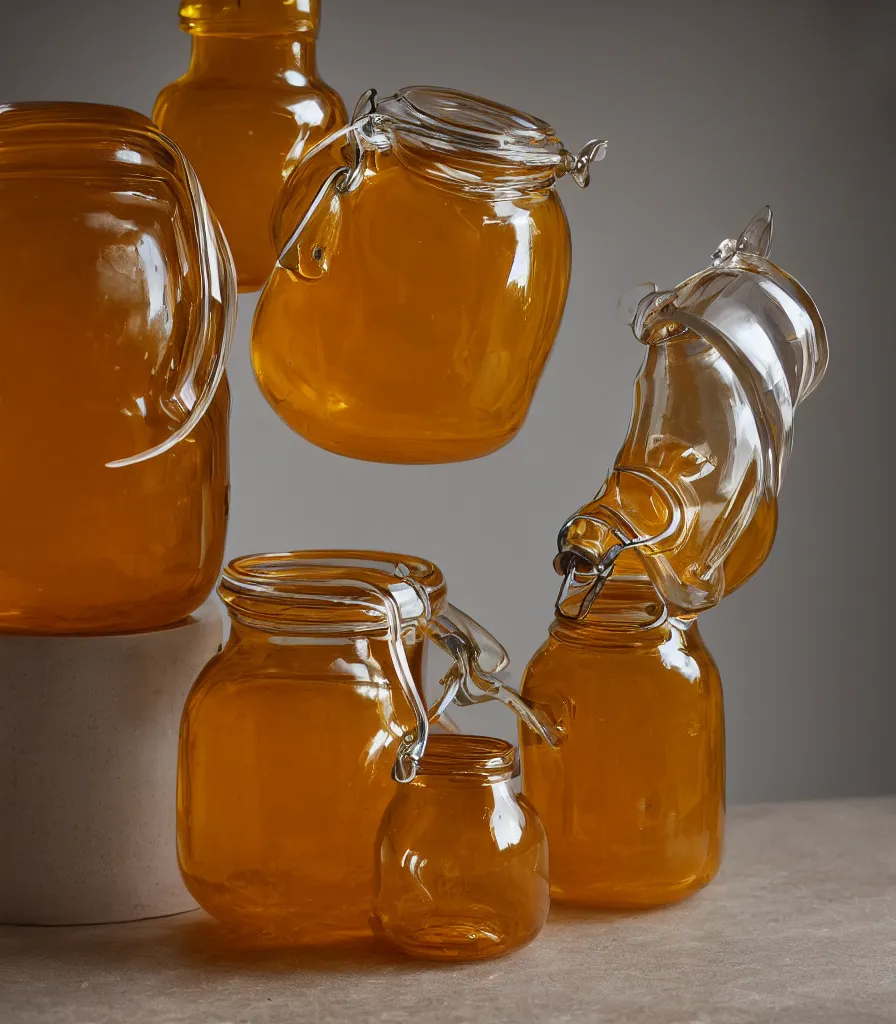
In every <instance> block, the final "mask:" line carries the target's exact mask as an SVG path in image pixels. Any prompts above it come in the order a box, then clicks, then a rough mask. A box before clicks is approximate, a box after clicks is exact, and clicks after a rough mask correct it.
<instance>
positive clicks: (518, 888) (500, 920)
mask: <svg viewBox="0 0 896 1024" xmlns="http://www.w3.org/2000/svg"><path fill="white" fill-rule="evenodd" d="M523 728H526V727H525V726H523ZM534 735H536V734H534V733H533V736H534ZM516 765H517V758H516V751H515V749H514V748H513V747H512V746H511V745H510V744H509V743H506V742H505V741H504V740H496V739H491V738H490V737H486V736H464V735H450V734H449V735H439V736H431V737H430V738H429V743H428V744H427V747H426V752H425V753H424V755H423V757H422V759H421V761H420V765H419V767H418V768H417V773H416V776H415V778H414V779H413V781H411V782H410V783H408V784H407V785H404V786H399V787H397V790H396V793H395V795H394V796H393V798H392V802H391V803H390V804H389V806H388V808H387V809H386V813H385V815H384V817H383V822H382V826H381V827H380V834H379V840H378V844H377V845H378V850H377V859H376V888H377V891H376V927H377V930H378V931H379V932H381V933H382V934H383V935H385V936H386V937H387V938H388V939H389V940H390V941H391V942H393V943H394V944H395V945H396V946H398V947H399V948H400V949H401V950H403V951H404V952H405V953H409V954H410V955H411V956H415V957H420V958H422V959H428V960H455V961H457V960H484V959H487V958H489V957H494V956H502V955H503V954H504V953H509V952H511V951H512V950H514V949H517V948H519V947H520V946H523V945H525V944H526V943H527V942H531V941H532V939H534V938H535V936H536V935H537V934H538V933H539V932H540V931H541V929H542V926H543V925H544V922H545V919H546V918H547V914H548V908H549V907H550V902H551V897H550V887H549V884H548V848H547V841H546V839H545V833H544V828H543V827H542V824H541V822H540V821H539V820H538V815H537V814H536V813H535V812H534V810H533V809H532V807H531V805H530V804H529V803H528V801H527V800H526V799H525V797H518V796H517V795H516V793H515V792H514V789H513V783H512V781H511V780H512V779H513V776H514V775H515V774H516Z"/></svg>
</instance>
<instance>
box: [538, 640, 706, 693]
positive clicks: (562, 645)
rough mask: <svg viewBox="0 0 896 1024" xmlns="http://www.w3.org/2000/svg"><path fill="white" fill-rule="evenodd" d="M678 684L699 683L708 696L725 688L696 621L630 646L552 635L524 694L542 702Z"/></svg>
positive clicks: (541, 649) (634, 642)
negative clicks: (583, 692) (613, 688)
mask: <svg viewBox="0 0 896 1024" xmlns="http://www.w3.org/2000/svg"><path fill="white" fill-rule="evenodd" d="M675 682H679V683H681V684H683V685H686V686H688V687H691V686H692V685H693V684H695V683H700V684H701V686H700V687H699V689H700V690H701V691H707V692H708V691H710V690H714V689H716V688H717V687H718V686H720V680H719V672H718V668H717V666H716V663H715V661H714V659H713V657H712V655H711V654H710V652H709V650H708V648H707V647H706V644H705V643H704V641H703V638H702V636H701V635H700V631H699V629H698V628H697V624H696V622H693V623H691V624H689V625H688V627H687V628H678V627H673V628H671V629H670V630H668V631H667V632H666V633H665V634H664V635H663V636H658V637H655V638H653V639H650V640H645V639H643V638H641V639H638V638H635V637H633V638H632V641H631V642H630V643H624V642H613V643H607V642H606V641H602V642H590V643H589V642H587V640H585V639H583V640H581V641H580V642H570V641H568V640H564V639H560V638H558V637H557V636H555V635H553V634H552V635H551V636H549V638H548V639H547V640H546V641H545V643H544V644H543V645H542V646H541V647H540V648H539V650H538V651H537V652H536V653H535V654H534V655H533V657H532V660H531V661H530V662H529V665H528V667H527V668H526V672H525V674H524V677H523V692H524V693H525V694H526V696H527V697H529V698H530V699H536V700H538V699H539V698H541V699H544V698H545V697H547V696H549V695H550V694H552V693H569V694H574V693H575V692H576V691H577V690H582V689H583V688H585V689H588V690H591V689H594V688H595V687H610V686H617V685H619V684H625V685H629V686H636V685H639V684H643V685H658V684H660V683H662V684H664V685H666V686H669V685H671V684H673V683H675Z"/></svg>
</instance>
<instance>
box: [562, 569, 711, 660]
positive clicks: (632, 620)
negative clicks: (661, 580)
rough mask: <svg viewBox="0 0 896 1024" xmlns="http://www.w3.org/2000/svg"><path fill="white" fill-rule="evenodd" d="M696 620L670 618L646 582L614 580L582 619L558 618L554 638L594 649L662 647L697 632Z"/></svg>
mask: <svg viewBox="0 0 896 1024" xmlns="http://www.w3.org/2000/svg"><path fill="white" fill-rule="evenodd" d="M696 622H697V620H696V617H692V618H689V619H682V618H667V617H666V616H665V614H664V610H663V605H662V602H661V601H660V599H659V596H658V595H657V593H656V591H655V590H654V589H653V586H652V585H651V584H650V583H648V582H647V581H646V580H627V579H612V578H611V579H610V580H609V581H608V582H607V583H606V584H605V585H604V588H603V590H601V592H600V593H599V594H598V596H597V597H596V598H595V600H594V604H593V605H592V606H591V610H590V611H589V612H588V614H587V615H586V616H585V617H584V618H582V619H567V618H563V617H562V616H557V617H556V618H555V619H554V621H553V623H552V624H551V636H553V637H556V638H557V639H558V640H562V641H564V642H566V643H573V644H583V645H587V646H590V647H594V646H598V647H658V646H659V645H660V644H663V643H666V642H667V641H668V640H669V639H670V637H672V636H673V635H674V634H676V633H679V634H681V633H684V632H686V631H690V630H693V631H695V632H696Z"/></svg>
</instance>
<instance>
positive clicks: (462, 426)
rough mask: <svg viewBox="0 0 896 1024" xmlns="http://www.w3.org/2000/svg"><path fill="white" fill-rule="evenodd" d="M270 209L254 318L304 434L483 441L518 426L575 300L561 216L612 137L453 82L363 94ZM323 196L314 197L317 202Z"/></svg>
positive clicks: (344, 449)
mask: <svg viewBox="0 0 896 1024" xmlns="http://www.w3.org/2000/svg"><path fill="white" fill-rule="evenodd" d="M342 134H345V135H347V137H348V143H347V145H346V146H345V147H344V149H343V151H342V154H340V152H339V150H338V147H337V146H335V145H334V144H333V142H334V141H335V138H334V139H331V140H327V142H326V143H325V144H322V145H321V146H319V147H318V148H317V149H316V150H315V151H312V152H311V153H309V154H308V155H307V157H306V160H305V161H304V162H303V163H302V164H300V165H299V166H298V167H297V168H296V169H295V170H294V171H293V173H292V174H291V175H290V177H289V179H288V180H287V182H286V184H285V186H284V189H283V192H282V193H281V196H280V199H279V202H278V205H277V208H276V209H275V212H274V218H273V222H272V223H273V229H274V233H275V242H276V245H277V247H278V250H280V251H281V255H280V259H279V262H278V265H277V267H276V268H275V270H274V273H273V274H272V276H271V278H270V280H269V281H268V283H267V285H266V286H265V289H264V292H263V293H262V296H261V299H260V301H259V305H258V308H257V311H256V316H255V322H254V326H253V330H252V360H253V364H254V367H255V373H256V376H257V378H258V382H259V385H260V386H261V390H262V391H263V393H264V394H265V396H266V397H267V399H268V401H269V402H270V403H271V405H272V406H273V408H274V409H275V410H276V412H277V413H278V415H279V416H280V417H281V418H282V419H283V420H284V421H285V422H286V423H288V424H289V426H291V427H292V428H293V430H295V431H297V432H298V433H299V434H301V435H302V436H303V437H305V438H307V439H308V440H309V441H312V442H313V443H314V444H317V445H319V446H320V447H322V448H326V449H327V450H329V451H332V452H336V453H338V454H340V455H348V456H352V457H354V458H358V459H368V460H373V461H379V462H405V463H433V462H455V461H459V460H463V459H472V458H477V457H479V456H481V455H486V454H488V453H489V452H491V451H494V450H495V449H496V448H499V447H501V446H502V445H504V444H506V443H507V442H508V441H510V440H511V438H512V437H513V436H514V435H515V434H516V433H517V431H518V430H519V429H520V427H521V425H522V423H523V420H524V418H525V416H526V413H527V411H528V408H529V403H530V401H531V399H532V395H533V392H534V390H535V386H536V384H537V383H538V380H539V378H540V376H541V372H542V369H543V367H544V364H545V361H546V359H547V357H548V354H549V353H550V350H551V346H552V345H553V342H554V337H555V335H556V333H557V330H558V327H559V325H560V318H561V315H562V313H563V307H564V304H565V302H566V292H567V287H568V284H569V271H570V240H569V227H568V224H567V220H566V215H565V213H564V211H563V206H562V204H561V202H560V199H559V197H558V195H557V193H556V190H555V188H554V186H555V184H556V182H557V179H558V178H559V177H561V176H562V175H564V174H567V173H570V174H571V175H572V176H573V177H574V178H575V180H576V181H577V182H578V183H579V184H580V185H582V186H584V185H586V184H587V182H588V180H589V172H588V167H589V162H590V160H592V159H595V158H599V157H600V156H602V155H603V152H604V148H605V143H603V142H598V141H594V142H592V143H589V145H588V146H586V147H585V148H584V149H583V150H582V151H581V152H580V153H579V155H578V156H573V155H572V154H570V153H569V152H567V151H566V150H565V149H564V148H563V146H562V144H561V142H560V140H559V139H558V138H557V136H556V134H555V133H554V131H553V129H552V128H551V127H550V126H549V125H547V124H545V123H544V122H543V121H539V120H537V119H536V118H533V117H530V116H529V115H528V114H522V113H518V112H517V111H514V110H510V109H508V108H507V107H503V106H500V105H498V104H496V103H492V102H490V101H488V100H484V99H481V98H479V97H476V96H468V95H466V94H464V93H460V92H454V91H452V90H449V89H435V88H430V87H413V88H408V89H403V90H401V91H400V92H398V93H396V94H395V95H394V96H391V97H389V98H387V99H384V100H380V101H377V100H376V98H375V94H374V93H373V92H370V93H367V94H365V96H364V97H362V99H361V101H360V102H359V104H358V106H357V107H356V109H355V114H354V117H353V120H352V124H351V125H350V126H349V127H348V128H347V129H345V130H344V131H343V133H342ZM312 197H313V198H312Z"/></svg>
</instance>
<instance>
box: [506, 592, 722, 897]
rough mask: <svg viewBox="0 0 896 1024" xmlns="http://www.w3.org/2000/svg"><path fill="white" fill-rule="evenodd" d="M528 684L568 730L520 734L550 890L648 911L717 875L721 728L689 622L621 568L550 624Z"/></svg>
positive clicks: (712, 686)
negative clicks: (575, 616) (544, 838)
mask: <svg viewBox="0 0 896 1024" xmlns="http://www.w3.org/2000/svg"><path fill="white" fill-rule="evenodd" d="M522 693H523V696H524V697H525V698H526V699H527V700H528V701H530V702H532V703H534V704H535V705H536V706H538V707H540V708H541V709H542V710H543V711H545V712H546V713H548V714H550V715H551V717H553V718H554V719H555V720H557V721H558V722H559V724H560V726H561V730H562V733H563V739H562V741H561V742H560V743H559V744H558V745H557V746H556V747H551V746H549V745H548V744H545V743H541V742H537V741H535V740H534V737H533V736H532V734H531V733H530V732H529V730H527V729H521V730H520V742H521V746H522V753H521V757H522V765H523V791H524V792H525V794H526V796H527V797H529V799H530V800H531V801H532V803H533V804H534V806H535V808H536V809H537V810H538V813H539V814H540V815H541V819H542V821H543V822H544V827H545V829H546V831H547V834H548V840H549V842H550V849H551V894H552V896H553V898H554V899H556V900H558V901H560V902H565V903H575V904H580V905H584V906H589V905H590V906H600V907H649V906H656V905H659V904H664V903H672V902H674V901H676V900H680V899H683V898H684V897H686V896H688V895H690V894H691V893H693V892H695V891H696V890H697V889H700V888H701V887H702V886H704V885H706V884H707V883H708V882H710V881H711V880H712V878H713V877H714V876H715V874H716V872H717V871H718V868H719V864H720V861H721V856H722V840H723V831H724V824H725V727H724V719H723V711H722V688H721V683H720V680H719V674H718V671H717V669H716V666H715V664H714V662H713V660H712V657H711V656H710V654H709V652H708V651H707V650H706V647H705V646H704V644H703V640H702V638H701V636H700V633H699V630H698V629H697V621H696V619H695V618H692V619H690V620H687V621H678V620H674V619H667V618H665V616H664V615H663V610H662V604H661V603H660V601H659V600H658V599H657V595H656V592H655V591H654V589H653V587H652V586H651V585H650V584H649V583H648V582H647V581H645V580H642V579H637V578H624V577H621V576H619V577H617V576H614V577H613V579H611V580H610V581H609V582H608V583H607V584H606V586H605V587H604V590H603V591H602V593H601V596H600V598H599V599H598V600H597V601H595V603H594V605H593V606H592V609H591V611H590V612H589V614H588V615H587V616H586V617H585V618H583V619H581V620H579V621H574V620H569V619H564V618H563V617H562V616H559V615H558V617H557V618H556V619H555V620H554V623H553V625H552V626H551V632H550V637H549V638H548V640H547V642H546V643H545V644H544V646H543V647H542V648H541V650H539V651H538V652H537V653H536V654H535V656H534V657H533V658H532V661H531V662H530V664H529V667H528V669H527V670H526V674H525V676H524V679H523V687H522Z"/></svg>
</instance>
